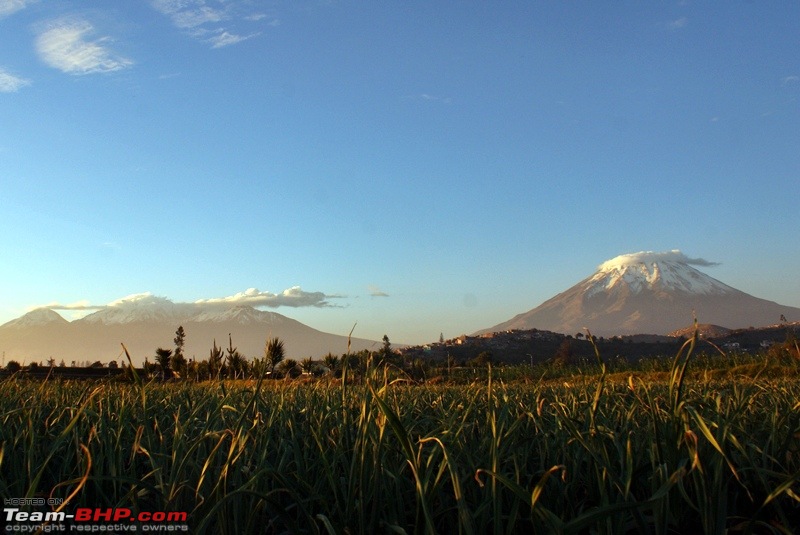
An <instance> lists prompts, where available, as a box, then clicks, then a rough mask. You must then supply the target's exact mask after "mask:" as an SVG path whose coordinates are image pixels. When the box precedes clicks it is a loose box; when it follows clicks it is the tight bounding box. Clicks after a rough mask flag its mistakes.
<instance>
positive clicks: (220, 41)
mask: <svg viewBox="0 0 800 535" xmlns="http://www.w3.org/2000/svg"><path fill="white" fill-rule="evenodd" d="M257 35H259V34H258V33H253V34H250V35H235V34H232V33H228V32H226V31H223V32H222V33H220V34H219V35H215V36H214V37H212V38H211V39H209V40H208V41H209V42H210V43H211V48H222V47H225V46H230V45H235V44H236V43H241V42H242V41H245V40H247V39H251V38H253V37H255V36H257Z"/></svg>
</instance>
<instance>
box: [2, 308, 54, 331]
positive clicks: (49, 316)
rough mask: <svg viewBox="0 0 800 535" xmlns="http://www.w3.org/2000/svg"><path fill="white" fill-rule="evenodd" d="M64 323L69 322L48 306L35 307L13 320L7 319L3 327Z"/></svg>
mask: <svg viewBox="0 0 800 535" xmlns="http://www.w3.org/2000/svg"><path fill="white" fill-rule="evenodd" d="M65 323H69V322H68V321H67V320H65V319H64V318H63V317H62V316H61V314H59V313H58V312H56V311H54V310H51V309H49V308H36V309H33V310H31V311H30V312H28V313H27V314H25V315H23V316H20V317H19V318H17V319H15V320H11V321H9V322H8V323H6V324H5V325H3V327H16V328H23V327H39V326H42V325H58V324H65Z"/></svg>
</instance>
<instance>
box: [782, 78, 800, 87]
mask: <svg viewBox="0 0 800 535" xmlns="http://www.w3.org/2000/svg"><path fill="white" fill-rule="evenodd" d="M798 82H800V76H784V77H783V79H782V80H781V85H790V84H796V83H798Z"/></svg>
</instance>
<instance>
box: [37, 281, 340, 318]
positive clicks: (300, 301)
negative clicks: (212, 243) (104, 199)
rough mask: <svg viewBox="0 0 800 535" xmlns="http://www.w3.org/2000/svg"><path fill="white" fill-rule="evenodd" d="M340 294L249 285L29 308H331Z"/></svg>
mask: <svg viewBox="0 0 800 535" xmlns="http://www.w3.org/2000/svg"><path fill="white" fill-rule="evenodd" d="M341 297H343V296H340V295H327V294H324V293H322V292H306V291H304V290H303V289H302V288H300V287H299V286H294V287H292V288H289V289H287V290H284V291H283V292H281V293H278V294H275V293H272V292H262V291H261V290H259V289H258V288H249V289H247V290H245V291H243V292H239V293H237V294H234V295H231V296H228V297H213V298H210V299H199V300H197V301H195V302H194V303H181V302H179V303H175V302H173V301H171V300H169V299H167V298H166V297H160V296H156V295H153V294H152V293H150V292H143V293H136V294H131V295H127V296H125V297H121V298H119V299H115V300H114V301H111V302H110V303H108V304H106V305H93V304H91V303H90V302H89V301H86V300H82V301H76V302H74V303H67V304H63V303H59V302H57V301H54V302H51V303H47V304H45V305H39V306H36V307H31V308H30V310H33V309H35V308H49V309H51V310H59V311H70V312H80V311H84V312H88V311H94V310H109V311H119V312H123V311H132V310H148V309H150V308H156V309H162V310H172V311H180V312H182V313H186V314H193V313H196V312H199V311H201V310H203V309H207V308H209V307H211V308H223V309H227V308H231V307H234V306H237V305H247V306H251V307H254V308H259V307H268V308H278V307H282V306H284V307H293V308H299V307H315V308H334V307H336V305H333V304H331V303H330V302H329V301H328V300H329V299H336V298H341Z"/></svg>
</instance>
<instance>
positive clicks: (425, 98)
mask: <svg viewBox="0 0 800 535" xmlns="http://www.w3.org/2000/svg"><path fill="white" fill-rule="evenodd" d="M403 100H417V101H420V102H438V103H440V104H452V102H453V100H452V99H451V98H450V97H441V96H437V95H431V94H429V93H420V94H418V95H406V96H404V97H403Z"/></svg>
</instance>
